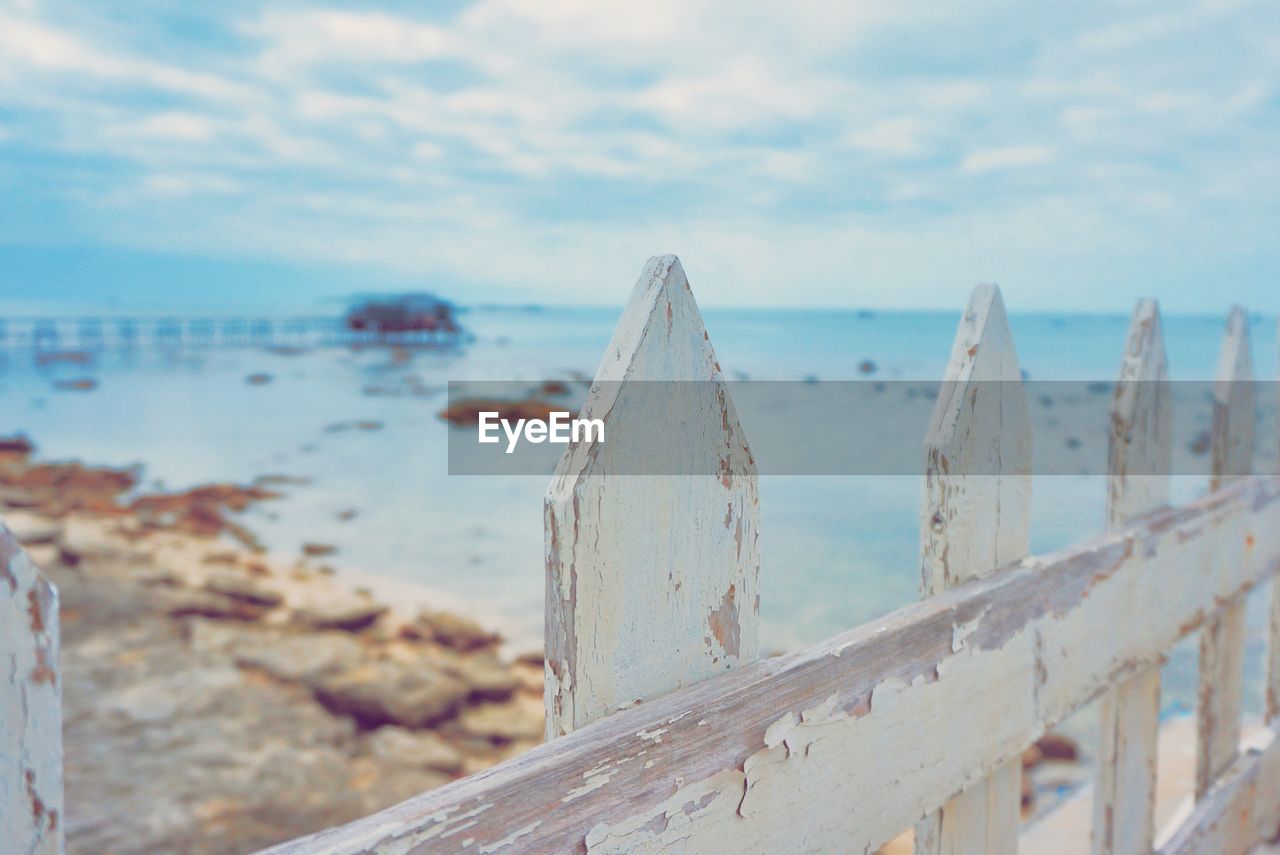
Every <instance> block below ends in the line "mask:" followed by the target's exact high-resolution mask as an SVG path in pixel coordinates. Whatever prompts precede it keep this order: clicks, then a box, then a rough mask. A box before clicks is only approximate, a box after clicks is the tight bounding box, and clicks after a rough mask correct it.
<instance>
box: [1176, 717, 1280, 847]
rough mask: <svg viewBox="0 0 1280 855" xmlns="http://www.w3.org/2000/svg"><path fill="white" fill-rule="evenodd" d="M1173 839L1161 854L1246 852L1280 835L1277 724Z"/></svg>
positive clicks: (1246, 753) (1203, 800)
mask: <svg viewBox="0 0 1280 855" xmlns="http://www.w3.org/2000/svg"><path fill="white" fill-rule="evenodd" d="M1250 742H1251V743H1253V744H1251V746H1250V747H1249V748H1248V749H1246V750H1245V751H1244V752H1243V753H1241V754H1240V755H1239V756H1238V757H1237V758H1236V759H1235V761H1234V762H1233V763H1232V764H1231V766H1230V767H1229V768H1228V769H1227V770H1226V771H1224V772H1223V773H1222V774H1221V775H1220V776H1219V777H1218V779H1217V780H1216V781H1215V782H1214V785H1213V787H1212V788H1211V789H1210V790H1209V792H1208V793H1206V794H1205V795H1204V796H1203V797H1202V798H1201V799H1200V800H1199V801H1198V802H1197V803H1196V805H1195V808H1194V809H1193V810H1192V811H1191V814H1190V815H1189V816H1188V817H1187V818H1186V819H1185V820H1184V821H1183V822H1182V824H1181V825H1180V826H1179V827H1178V828H1177V830H1175V831H1174V832H1173V833H1172V834H1170V835H1169V838H1168V840H1166V841H1165V842H1164V843H1163V844H1162V845H1161V847H1160V849H1159V855H1222V853H1244V852H1248V851H1250V850H1251V849H1253V847H1254V846H1256V845H1257V844H1258V843H1260V842H1262V841H1273V840H1275V839H1276V837H1277V836H1278V835H1280V731H1277V730H1276V725H1275V724H1274V723H1273V724H1272V725H1271V726H1270V727H1268V728H1267V731H1266V732H1265V733H1264V734H1262V735H1261V736H1259V737H1258V738H1257V739H1252V738H1251V739H1250Z"/></svg>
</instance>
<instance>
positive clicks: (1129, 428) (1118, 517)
mask: <svg viewBox="0 0 1280 855" xmlns="http://www.w3.org/2000/svg"><path fill="white" fill-rule="evenodd" d="M1168 380H1169V363H1168V358H1167V356H1166V352H1165V344H1164V331H1163V329H1162V325H1161V322H1160V307H1159V305H1158V304H1157V303H1156V301H1155V300H1151V299H1142V300H1139V301H1138V305H1137V306H1136V307H1134V310H1133V317H1132V318H1131V319H1130V321H1129V333H1128V337H1127V339H1126V340H1125V348H1124V357H1123V359H1122V360H1121V363H1120V376H1119V378H1118V379H1117V382H1116V387H1115V392H1114V396H1113V398H1112V401H1111V433H1110V437H1109V444H1108V466H1107V471H1108V473H1109V475H1110V478H1109V479H1108V490H1107V519H1108V523H1109V525H1110V526H1111V527H1113V528H1114V527H1118V526H1122V525H1124V524H1125V523H1126V522H1127V521H1128V520H1130V519H1131V518H1133V517H1134V516H1137V515H1139V514H1142V513H1145V512H1147V511H1150V510H1153V509H1155V508H1157V507H1159V506H1161V505H1164V504H1167V503H1168V501H1169V478H1168V475H1169V474H1170V471H1171V468H1172V460H1173V440H1172V421H1171V420H1172V400H1171V395H1170V390H1169V383H1168Z"/></svg>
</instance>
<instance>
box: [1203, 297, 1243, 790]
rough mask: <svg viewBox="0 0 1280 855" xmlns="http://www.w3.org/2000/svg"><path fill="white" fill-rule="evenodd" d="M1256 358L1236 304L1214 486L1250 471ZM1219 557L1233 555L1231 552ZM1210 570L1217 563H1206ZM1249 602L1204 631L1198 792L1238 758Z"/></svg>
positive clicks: (1217, 412)
mask: <svg viewBox="0 0 1280 855" xmlns="http://www.w3.org/2000/svg"><path fill="white" fill-rule="evenodd" d="M1255 418H1256V412H1255V409H1254V394H1253V357H1252V352H1251V348H1250V342H1249V318H1248V315H1247V314H1246V313H1245V311H1244V309H1242V308H1240V307H1239V306H1235V307H1233V308H1232V310H1231V314H1230V316H1229V317H1228V318H1227V333H1226V337H1225V339H1224V340H1223V343H1222V351H1221V354H1220V356H1219V359H1218V370H1217V374H1216V377H1215V379H1214V388H1213V429H1212V434H1211V436H1212V441H1211V446H1210V454H1211V455H1212V467H1213V468H1212V480H1211V488H1212V489H1218V488H1220V487H1222V486H1225V485H1226V484H1229V483H1232V482H1233V481H1236V480H1238V479H1240V478H1242V477H1245V476H1246V475H1248V474H1249V473H1250V472H1251V470H1252V463H1253V427H1254V420H1255ZM1212 560H1214V561H1223V560H1231V559H1230V558H1229V557H1227V556H1223V557H1221V558H1216V557H1215V558H1214V559H1212ZM1205 571H1206V572H1214V568H1210V567H1206V568H1205ZM1244 639H1245V603H1244V600H1243V598H1240V599H1237V600H1236V601H1234V602H1231V603H1228V604H1227V605H1226V606H1225V607H1224V608H1222V609H1221V610H1220V611H1219V613H1218V615H1217V616H1216V617H1215V618H1214V619H1213V620H1212V621H1210V622H1209V625H1208V626H1207V627H1205V630H1204V632H1203V633H1202V634H1201V635H1200V684H1199V708H1198V710H1197V714H1198V716H1199V718H1198V728H1197V731H1198V732H1197V752H1198V753H1197V761H1196V796H1197V797H1200V796H1203V795H1204V794H1205V793H1207V792H1208V790H1209V787H1210V786H1211V785H1212V783H1213V780H1214V778H1216V777H1217V776H1218V774H1219V773H1221V772H1223V771H1224V770H1225V769H1226V768H1227V767H1228V766H1229V765H1230V764H1231V761H1232V760H1233V759H1235V756H1236V752H1237V750H1238V747H1239V743H1240V721H1241V716H1242V714H1243V697H1244Z"/></svg>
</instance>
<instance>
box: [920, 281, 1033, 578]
mask: <svg viewBox="0 0 1280 855" xmlns="http://www.w3.org/2000/svg"><path fill="white" fill-rule="evenodd" d="M925 453H926V456H927V460H926V469H925V473H926V478H925V508H924V513H923V519H922V526H921V532H922V541H923V562H922V567H921V573H922V579H921V584H922V591H923V592H924V594H925V595H926V596H932V595H934V594H937V593H940V592H941V591H943V590H946V589H948V588H951V587H954V586H955V585H957V584H959V583H961V582H965V581H968V580H969V579H974V578H977V577H979V576H983V575H985V574H987V573H989V572H991V571H992V570H994V569H995V568H996V567H997V566H999V565H1000V564H1003V563H1005V562H1008V561H1013V560H1016V559H1018V558H1021V557H1023V556H1024V555H1025V554H1026V552H1027V545H1028V533H1029V530H1030V515H1029V514H1030V496H1031V422H1030V415H1029V413H1028V411H1027V400H1026V391H1025V389H1024V388H1023V383H1022V372H1021V369H1020V368H1019V367H1018V355H1017V353H1016V351H1015V349H1014V346H1013V336H1012V334H1011V333H1010V330H1009V322H1008V318H1007V317H1006V315H1005V309H1004V301H1003V299H1002V298H1001V296H1000V289H999V288H997V287H996V286H995V285H979V286H977V287H976V288H974V289H973V293H972V295H971V296H970V298H969V304H968V306H967V307H966V309H965V312H964V316H963V317H962V318H961V320H960V327H959V329H958V330H957V332H956V338H955V344H954V345H953V346H952V349H951V362H950V364H949V365H948V366H947V373H946V377H945V379H944V380H943V383H942V387H941V389H940V391H939V395H938V400H937V402H936V403H935V404H934V410H933V416H932V419H931V421H930V426H929V433H928V435H927V437H926V439H925Z"/></svg>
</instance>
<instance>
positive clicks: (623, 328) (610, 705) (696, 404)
mask: <svg viewBox="0 0 1280 855" xmlns="http://www.w3.org/2000/svg"><path fill="white" fill-rule="evenodd" d="M633 381H634V383H635V384H639V385H633ZM645 381H676V382H672V383H670V384H664V385H662V386H658V385H657V384H655V383H646V382H645ZM679 381H695V382H679ZM708 381H710V382H708ZM655 390H658V391H660V392H661V394H660V395H655V394H654V392H655ZM580 415H581V417H583V418H591V419H600V420H601V421H603V423H604V426H605V430H604V435H605V437H607V441H605V442H602V443H580V444H576V445H571V446H570V447H569V448H568V449H567V450H566V452H565V456H564V458H563V459H562V460H561V463H560V466H559V468H558V469H557V472H556V475H555V477H554V478H553V480H552V483H551V486H550V487H549V489H548V492H547V497H546V502H545V507H544V516H545V523H546V566H547V598H546V609H547V613H546V644H547V666H546V706H547V735H548V738H554V737H556V736H561V735H563V734H565V733H568V732H569V731H571V730H574V729H576V728H578V727H581V726H583V725H584V724H586V723H588V722H590V721H594V720H596V719H598V718H600V717H602V716H605V715H609V714H610V713H613V712H616V711H617V710H620V709H625V708H626V707H629V706H633V705H634V704H636V703H638V702H640V701H644V700H648V699H651V698H655V697H658V696H659V695H663V694H665V693H667V692H670V691H672V690H673V689H677V688H680V687H681V686H688V685H691V684H693V683H697V682H700V681H701V680H704V679H706V678H708V677H711V676H713V675H716V674H720V673H723V672H725V671H727V670H729V669H731V668H734V667H736V666H738V665H741V664H743V663H749V662H753V661H755V659H756V655H757V647H758V641H757V638H758V629H757V627H758V622H759V621H758V614H759V608H760V602H759V596H758V593H759V583H758V577H759V566H760V558H759V550H758V548H757V537H758V533H759V517H760V507H759V496H758V492H757V479H756V467H755V461H754V460H753V459H752V457H751V451H750V448H749V447H748V445H747V441H746V438H745V436H744V434H743V432H742V428H741V426H740V425H739V424H738V416H737V413H736V412H735V410H734V407H733V401H732V400H730V398H729V394H728V390H727V389H726V387H725V386H724V384H723V378H722V377H721V372H720V364H719V362H718V361H717V360H716V355H715V351H714V350H713V349H712V347H711V342H710V340H709V337H708V335H707V331H706V328H705V327H704V326H703V322H702V317H701V315H700V314H699V312H698V307H697V304H696V303H695V301H694V298H693V293H692V291H691V289H690V287H689V283H688V280H687V279H686V278H685V274H684V270H683V269H682V268H681V266H680V262H679V260H678V259H677V258H676V257H675V256H672V255H667V256H662V257H658V258H653V259H650V260H649V262H648V264H647V265H646V266H645V269H644V271H643V273H641V275H640V280H639V281H638V282H637V283H636V287H635V290H634V292H633V293H632V295H631V299H630V301H629V302H628V304H627V307H626V309H625V310H624V312H623V315H622V319H621V320H620V321H619V323H618V326H617V329H616V330H615V331H614V334H613V339H612V341H611V342H610V344H609V348H608V350H607V352H606V354H605V357H604V360H603V361H602V362H601V364H600V368H599V370H598V371H597V372H596V382H595V383H594V384H593V386H592V389H591V392H590V394H589V395H588V398H587V401H586V404H585V406H584V407H583V409H582V412H581V414H580ZM672 431H675V432H677V433H678V436H676V437H674V440H675V441H674V442H673V435H672ZM673 448H677V449H678V450H679V453H680V454H681V455H684V457H685V459H687V467H688V468H687V471H689V472H718V473H719V474H718V475H705V476H704V475H661V476H657V475H654V476H648V475H630V474H628V475H619V474H616V473H618V472H620V471H634V469H635V464H634V461H643V460H646V459H658V458H659V456H660V455H667V454H670V453H671V451H672V449H673ZM628 462H630V464H631V469H629V470H628V469H627V465H628ZM681 471H685V470H684V469H683V468H682V469H681Z"/></svg>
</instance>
